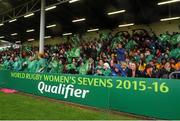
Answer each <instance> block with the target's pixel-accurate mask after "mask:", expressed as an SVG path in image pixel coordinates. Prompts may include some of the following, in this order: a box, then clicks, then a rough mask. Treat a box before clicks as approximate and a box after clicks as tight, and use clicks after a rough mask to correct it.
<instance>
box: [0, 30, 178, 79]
mask: <svg viewBox="0 0 180 121" xmlns="http://www.w3.org/2000/svg"><path fill="white" fill-rule="evenodd" d="M174 35H180V34H179V33H172V34H169V33H165V34H162V35H160V36H157V35H155V34H151V35H150V34H148V33H147V32H136V33H133V34H132V35H130V34H129V33H128V32H118V33H116V34H115V35H112V34H111V33H109V34H107V35H106V34H102V33H101V34H100V36H99V38H95V39H94V40H91V41H87V42H85V41H84V40H80V41H79V43H78V44H77V43H76V44H74V42H71V41H68V42H66V43H64V44H59V45H46V46H45V52H44V54H39V53H38V47H34V46H26V47H24V46H23V47H20V48H16V49H13V48H9V49H6V50H3V51H1V52H0V64H1V68H2V69H5V70H12V71H24V72H34V73H43V72H46V73H67V74H82V75H100V76H121V77H144V78H168V77H169V74H170V73H171V72H174V71H180V43H179V42H178V41H179V40H176V41H177V43H172V42H171V40H170V39H171V38H172V37H173V36H174ZM167 36H168V37H169V36H170V37H171V38H168V39H167ZM165 39H167V40H165ZM177 39H180V36H179V37H178V38H177ZM179 77H180V76H179V75H177V78H179Z"/></svg>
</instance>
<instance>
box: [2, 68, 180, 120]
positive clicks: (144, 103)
mask: <svg viewBox="0 0 180 121" xmlns="http://www.w3.org/2000/svg"><path fill="white" fill-rule="evenodd" d="M0 77H1V78H0V83H1V84H0V86H1V87H6V88H11V89H16V90H19V91H22V92H25V93H31V94H34V95H39V96H46V97H49V98H54V99H58V100H64V101H67V102H73V103H78V104H81V105H87V106H92V107H97V108H103V109H107V110H116V111H120V112H127V113H131V114H136V115H142V116H147V117H153V118H157V119H174V120H175V119H180V80H175V79H154V78H122V77H105V76H83V75H69V74H48V73H25V72H11V71H0Z"/></svg>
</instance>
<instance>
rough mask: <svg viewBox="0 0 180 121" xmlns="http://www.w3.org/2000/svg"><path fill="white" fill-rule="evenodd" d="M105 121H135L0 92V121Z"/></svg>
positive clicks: (46, 99)
mask: <svg viewBox="0 0 180 121" xmlns="http://www.w3.org/2000/svg"><path fill="white" fill-rule="evenodd" d="M12 119H16V120H21V119H24V120H28V119H31V120H36V119H37V120H44V119H47V120H72V119H76V120H78V119H80V120H99V119H102V120H106V119H111V120H113V119H117V120H119V119H124V120H126V119H129V120H132V119H137V118H135V117H132V116H127V115H123V114H114V113H112V112H108V111H104V110H92V109H89V108H82V107H80V106H74V105H69V104H66V103H62V102H58V101H51V100H49V99H48V98H39V97H36V96H35V97H33V96H27V95H22V94H4V93H1V92H0V120H12Z"/></svg>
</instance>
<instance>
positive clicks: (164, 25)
mask: <svg viewBox="0 0 180 121" xmlns="http://www.w3.org/2000/svg"><path fill="white" fill-rule="evenodd" d="M133 29H145V30H147V31H148V32H151V31H153V32H155V33H156V34H157V35H159V34H161V33H164V32H166V31H169V32H170V33H173V32H180V20H174V21H166V22H157V23H152V24H150V25H134V26H130V27H124V28H115V29H114V30H113V31H111V30H100V31H99V32H90V33H84V34H83V35H82V36H81V40H89V41H91V40H93V39H94V38H99V33H101V32H106V33H108V32H112V33H113V34H115V33H117V32H118V31H128V32H129V33H130V34H131V33H132V30H133ZM66 41H68V37H56V38H51V39H46V40H45V45H47V44H51V45H55V44H61V43H64V42H66ZM24 44H25V45H26V44H28V45H29V44H31V45H36V46H37V45H38V41H33V42H25V43H24Z"/></svg>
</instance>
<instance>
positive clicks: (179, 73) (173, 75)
mask: <svg viewBox="0 0 180 121" xmlns="http://www.w3.org/2000/svg"><path fill="white" fill-rule="evenodd" d="M179 75H180V71H174V72H172V73H171V74H169V79H172V78H173V79H178V76H179Z"/></svg>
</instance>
